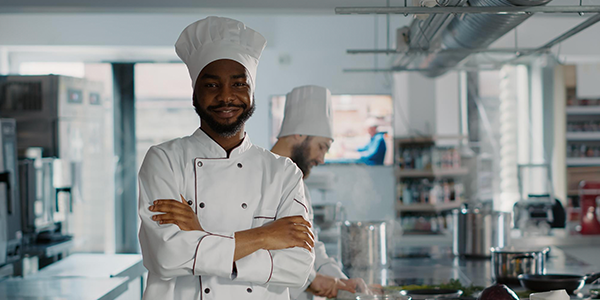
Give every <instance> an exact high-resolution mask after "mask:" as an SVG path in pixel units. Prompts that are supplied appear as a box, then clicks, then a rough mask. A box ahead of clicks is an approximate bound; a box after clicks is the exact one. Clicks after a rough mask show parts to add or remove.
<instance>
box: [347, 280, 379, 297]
mask: <svg viewBox="0 0 600 300" xmlns="http://www.w3.org/2000/svg"><path fill="white" fill-rule="evenodd" d="M340 280H341V281H342V282H343V283H344V284H346V286H348V287H349V288H352V289H354V290H355V292H353V293H357V292H358V293H363V294H367V295H371V294H373V292H372V291H371V289H370V288H369V287H368V286H367V284H366V283H365V281H364V280H363V279H362V278H350V279H340Z"/></svg>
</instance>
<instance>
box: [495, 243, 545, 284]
mask: <svg viewBox="0 0 600 300" xmlns="http://www.w3.org/2000/svg"><path fill="white" fill-rule="evenodd" d="M548 251H550V249H549V248H543V249H528V250H518V249H514V248H493V249H492V279H493V280H494V281H496V282H497V283H503V284H515V285H518V284H519V279H518V276H519V275H521V274H530V275H540V274H545V273H546V256H547V254H548Z"/></svg>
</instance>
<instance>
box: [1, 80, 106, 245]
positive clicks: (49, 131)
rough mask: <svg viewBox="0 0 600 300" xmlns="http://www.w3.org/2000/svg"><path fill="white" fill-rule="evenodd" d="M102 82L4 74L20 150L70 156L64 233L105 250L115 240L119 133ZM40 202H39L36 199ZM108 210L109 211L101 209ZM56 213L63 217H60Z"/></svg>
mask: <svg viewBox="0 0 600 300" xmlns="http://www.w3.org/2000/svg"><path fill="white" fill-rule="evenodd" d="M106 103H107V102H106V97H105V96H104V89H103V86H102V84H101V83H98V82H92V81H88V80H85V79H82V78H73V77H66V76H56V75H45V76H0V117H10V118H14V119H16V121H17V126H18V129H19V130H18V132H17V140H18V146H19V147H18V150H19V152H20V154H21V155H24V152H25V151H26V150H27V149H29V148H31V147H41V148H42V149H43V155H44V157H54V158H59V159H61V160H67V161H68V163H67V164H69V165H70V169H71V170H70V171H69V172H70V174H71V190H70V192H68V193H67V192H65V193H60V195H61V196H60V197H67V195H69V196H70V197H72V198H71V200H70V201H72V204H73V214H70V211H69V212H66V211H65V213H66V214H67V215H66V216H64V219H65V220H67V221H68V220H69V219H72V221H73V222H62V226H63V228H62V231H63V233H65V234H69V235H73V236H75V239H79V242H78V243H75V244H76V245H78V246H79V248H76V249H74V250H76V251H90V252H104V251H106V250H110V249H111V248H110V247H111V245H113V243H114V234H115V233H114V226H115V225H114V223H115V222H114V220H110V218H106V215H112V214H113V212H114V198H115V189H114V184H115V183H114V178H115V167H114V166H115V165H116V164H115V157H114V147H113V143H114V131H113V128H112V125H111V122H107V120H108V121H110V116H111V115H112V114H111V111H110V106H109V105H105V104H106ZM34 203H35V202H34ZM97 212H103V213H97ZM54 217H57V216H56V215H55V216H54Z"/></svg>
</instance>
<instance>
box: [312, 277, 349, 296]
mask: <svg viewBox="0 0 600 300" xmlns="http://www.w3.org/2000/svg"><path fill="white" fill-rule="evenodd" d="M338 290H345V291H348V292H350V293H356V289H354V288H353V287H352V285H348V284H346V281H345V280H344V279H339V278H335V277H331V276H327V275H323V274H320V273H317V276H316V277H315V279H314V280H313V281H312V282H311V284H310V285H309V287H308V291H309V292H311V293H313V294H314V295H315V296H319V297H326V298H335V297H337V293H338Z"/></svg>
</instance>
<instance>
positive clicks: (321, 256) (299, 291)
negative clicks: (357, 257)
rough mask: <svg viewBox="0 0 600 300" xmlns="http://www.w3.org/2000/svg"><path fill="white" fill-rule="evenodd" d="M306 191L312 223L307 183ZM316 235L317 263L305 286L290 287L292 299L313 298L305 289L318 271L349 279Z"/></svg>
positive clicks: (315, 233) (303, 299) (312, 222)
mask: <svg viewBox="0 0 600 300" xmlns="http://www.w3.org/2000/svg"><path fill="white" fill-rule="evenodd" d="M304 193H305V198H306V203H307V204H308V211H309V216H310V222H311V224H314V213H313V208H312V200H311V198H310V192H309V191H308V187H307V186H306V184H304ZM314 235H315V247H314V251H315V265H314V268H313V269H312V270H311V272H310V275H309V276H308V280H307V281H306V284H304V286H302V287H301V288H291V289H290V296H291V298H292V299H296V300H305V299H312V298H313V295H312V294H311V293H307V292H305V290H306V289H307V288H308V286H309V285H310V284H311V283H312V281H313V280H314V279H315V277H316V276H317V273H321V274H323V275H327V276H332V277H335V278H342V279H348V277H347V276H346V274H344V272H342V269H341V268H340V266H339V264H338V263H337V262H336V261H335V260H334V259H333V258H331V257H329V255H327V252H326V251H325V244H324V243H323V242H321V241H319V240H318V239H319V237H318V234H317V232H316V231H315V232H314Z"/></svg>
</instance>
